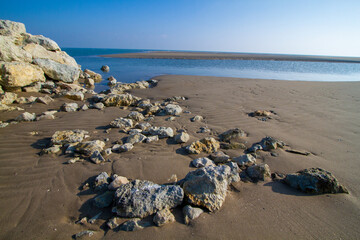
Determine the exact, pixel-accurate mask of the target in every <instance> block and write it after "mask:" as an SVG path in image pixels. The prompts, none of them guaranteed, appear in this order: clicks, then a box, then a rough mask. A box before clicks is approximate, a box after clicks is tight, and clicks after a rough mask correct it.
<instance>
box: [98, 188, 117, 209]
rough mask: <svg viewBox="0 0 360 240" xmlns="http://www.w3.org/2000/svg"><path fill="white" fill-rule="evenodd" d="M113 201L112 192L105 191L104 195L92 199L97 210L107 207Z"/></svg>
mask: <svg viewBox="0 0 360 240" xmlns="http://www.w3.org/2000/svg"><path fill="white" fill-rule="evenodd" d="M113 199H114V191H106V192H105V193H103V194H101V195H99V196H97V197H95V198H94V203H95V206H96V207H98V208H106V207H109V206H110V205H111V204H112V202H113Z"/></svg>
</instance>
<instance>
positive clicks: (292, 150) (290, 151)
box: [286, 149, 311, 156]
mask: <svg viewBox="0 0 360 240" xmlns="http://www.w3.org/2000/svg"><path fill="white" fill-rule="evenodd" d="M286 151H287V152H289V153H294V154H299V155H304V156H309V155H310V154H311V153H309V152H307V151H303V150H297V149H286Z"/></svg>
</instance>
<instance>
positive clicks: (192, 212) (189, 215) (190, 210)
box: [182, 205, 204, 225]
mask: <svg viewBox="0 0 360 240" xmlns="http://www.w3.org/2000/svg"><path fill="white" fill-rule="evenodd" d="M182 212H183V214H184V222H185V224H187V225H188V224H189V223H190V220H194V219H195V218H198V217H199V216H200V215H201V214H202V213H203V212H204V210H202V209H201V208H195V207H192V206H190V205H186V206H185V207H184V208H183V210H182Z"/></svg>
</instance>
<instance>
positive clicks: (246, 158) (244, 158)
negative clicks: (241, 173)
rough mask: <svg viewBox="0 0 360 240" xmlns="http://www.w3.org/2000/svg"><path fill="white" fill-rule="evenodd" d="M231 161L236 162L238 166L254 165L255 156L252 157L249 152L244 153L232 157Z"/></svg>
mask: <svg viewBox="0 0 360 240" xmlns="http://www.w3.org/2000/svg"><path fill="white" fill-rule="evenodd" d="M232 161H233V162H235V163H237V165H238V166H239V167H240V168H246V167H250V166H252V165H254V164H255V163H256V158H254V157H253V155H251V154H244V155H241V156H239V157H236V158H233V159H232Z"/></svg>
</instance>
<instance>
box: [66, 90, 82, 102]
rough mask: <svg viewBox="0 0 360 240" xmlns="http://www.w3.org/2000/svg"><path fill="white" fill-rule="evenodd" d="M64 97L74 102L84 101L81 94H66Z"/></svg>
mask: <svg viewBox="0 0 360 240" xmlns="http://www.w3.org/2000/svg"><path fill="white" fill-rule="evenodd" d="M64 97H66V98H68V99H71V100H75V101H83V100H84V94H83V93H82V92H73V91H70V92H66V93H65V95H64Z"/></svg>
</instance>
